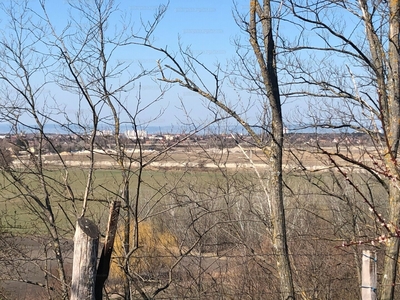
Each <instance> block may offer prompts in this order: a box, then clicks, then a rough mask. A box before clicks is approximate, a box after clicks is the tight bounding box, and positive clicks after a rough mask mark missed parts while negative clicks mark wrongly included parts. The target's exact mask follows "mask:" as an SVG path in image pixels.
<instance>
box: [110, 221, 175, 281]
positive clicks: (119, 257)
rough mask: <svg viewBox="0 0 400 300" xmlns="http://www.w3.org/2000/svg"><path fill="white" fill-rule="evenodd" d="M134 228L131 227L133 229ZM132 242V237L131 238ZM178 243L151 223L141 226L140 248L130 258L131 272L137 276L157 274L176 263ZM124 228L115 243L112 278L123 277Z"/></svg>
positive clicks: (166, 232) (120, 230) (142, 223)
mask: <svg viewBox="0 0 400 300" xmlns="http://www.w3.org/2000/svg"><path fill="white" fill-rule="evenodd" d="M132 228H133V226H131V229H132ZM131 240H132V237H131ZM176 249H177V242H176V239H175V237H174V236H173V235H172V234H171V233H170V232H168V231H166V230H163V229H159V228H155V227H154V226H153V225H152V224H151V223H150V222H141V223H140V224H139V248H138V249H136V250H135V251H134V252H133V253H132V255H131V256H130V258H129V267H130V270H131V271H132V272H134V273H136V274H147V275H151V274H156V273H158V272H160V271H163V270H164V271H165V270H166V269H167V268H169V267H170V266H171V265H172V264H173V263H174V253H175V254H176ZM124 257H125V253H124V250H123V228H121V227H120V228H119V229H118V231H117V236H116V238H115V241H114V257H113V259H112V262H111V272H110V277H111V278H121V277H123V274H124V271H123V266H122V264H123V261H124Z"/></svg>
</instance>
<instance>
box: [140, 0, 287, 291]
mask: <svg viewBox="0 0 400 300" xmlns="http://www.w3.org/2000/svg"><path fill="white" fill-rule="evenodd" d="M273 9H274V8H273V7H272V4H271V2H270V1H262V2H259V1H254V0H252V1H250V2H249V9H248V13H247V14H246V15H245V16H242V15H240V14H238V22H239V23H240V26H241V27H242V29H243V30H244V32H245V33H246V34H247V37H248V39H249V41H250V45H251V48H252V51H253V52H252V54H253V55H254V58H255V61H256V67H255V69H256V72H257V73H256V74H255V75H253V74H251V73H249V74H247V75H248V76H247V77H246V78H250V80H255V81H254V85H257V88H258V89H260V94H262V98H263V105H264V106H263V108H267V109H268V111H270V115H271V123H270V126H264V127H263V126H262V125H265V124H256V125H252V124H251V123H250V122H249V121H248V120H246V118H245V115H244V113H241V112H236V111H235V109H234V108H233V107H231V106H230V105H229V104H228V103H227V102H225V99H224V95H223V93H222V92H221V78H220V76H219V71H220V69H219V68H218V67H217V70H216V71H212V70H211V69H210V68H209V67H207V66H205V65H204V64H203V63H202V62H201V61H200V60H199V59H198V58H196V57H195V56H194V55H193V54H192V53H191V51H190V49H187V50H185V49H182V48H181V52H180V54H181V57H180V58H179V59H178V58H177V57H176V56H174V55H172V54H171V53H169V52H168V51H167V50H166V49H163V48H157V47H156V46H154V45H151V44H149V43H146V42H145V45H147V46H149V47H152V48H153V49H156V50H158V51H160V52H162V53H163V54H165V56H166V58H165V60H166V61H168V62H166V61H165V60H163V61H162V64H161V62H160V65H159V67H160V72H161V73H162V78H161V80H163V81H165V82H168V83H174V84H179V85H181V86H183V87H184V88H186V89H189V90H191V91H193V92H195V93H198V94H199V95H201V96H202V97H204V98H206V99H207V100H208V101H210V102H211V103H213V104H214V105H216V106H217V107H218V108H219V109H221V111H222V112H223V113H224V114H226V115H227V116H229V117H231V118H233V119H234V120H235V121H236V122H237V123H238V124H240V125H241V126H243V127H244V128H245V130H246V131H247V133H248V134H249V135H250V136H251V138H252V139H253V141H254V144H255V145H256V146H257V147H258V148H260V149H262V151H263V155H264V156H265V159H266V160H267V161H270V165H271V171H270V173H269V178H268V179H267V186H268V187H267V188H266V189H265V197H266V199H265V205H266V210H265V216H264V218H266V219H268V220H269V221H268V223H269V225H268V226H267V227H268V228H269V229H270V230H271V238H272V244H273V247H274V254H275V255H276V266H277V270H278V273H279V281H280V289H281V291H280V292H281V298H282V299H294V298H295V294H294V287H293V279H292V272H291V267H290V259H289V252H288V247H287V240H286V224H285V222H286V221H285V208H284V201H283V179H282V154H283V119H282V107H281V106H282V104H281V100H280V93H279V84H278V77H277V67H276V46H275V42H274V31H273V21H272V18H273V15H274V13H275V12H274V11H273ZM180 59H182V61H181V60H180ZM170 63H172V65H169V64H170ZM198 68H202V69H203V70H205V71H206V72H207V73H208V74H209V75H210V76H211V77H212V78H213V79H214V82H215V86H214V87H213V88H212V89H211V88H210V87H208V86H205V85H204V81H203V80H202V77H201V76H200V72H199V70H198ZM166 70H168V71H172V73H173V74H174V75H176V76H178V78H177V79H174V77H172V76H171V77H169V76H168V75H165V74H166ZM251 71H254V70H251ZM253 76H254V77H253ZM256 128H260V129H261V130H262V131H263V132H264V134H267V135H268V137H269V139H268V141H265V140H264V139H263V138H261V137H260V135H259V134H258V133H257V132H256ZM260 180H262V179H261V178H260Z"/></svg>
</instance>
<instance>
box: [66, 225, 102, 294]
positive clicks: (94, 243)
mask: <svg viewBox="0 0 400 300" xmlns="http://www.w3.org/2000/svg"><path fill="white" fill-rule="evenodd" d="M98 247H99V230H98V228H97V225H96V224H95V223H93V222H92V221H90V220H88V219H86V218H84V217H82V218H80V219H78V222H77V224H76V230H75V236H74V259H73V265H72V283H71V300H95V281H96V265H97V251H98Z"/></svg>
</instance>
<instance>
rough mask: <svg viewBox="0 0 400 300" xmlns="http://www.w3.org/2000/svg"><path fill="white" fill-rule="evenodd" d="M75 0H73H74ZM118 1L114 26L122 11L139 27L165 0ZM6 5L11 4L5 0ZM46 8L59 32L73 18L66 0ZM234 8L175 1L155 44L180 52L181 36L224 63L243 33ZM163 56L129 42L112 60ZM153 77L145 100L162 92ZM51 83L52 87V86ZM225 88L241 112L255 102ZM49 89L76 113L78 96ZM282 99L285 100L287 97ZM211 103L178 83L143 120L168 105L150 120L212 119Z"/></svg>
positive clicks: (151, 63) (134, 65)
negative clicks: (70, 16) (209, 106)
mask: <svg viewBox="0 0 400 300" xmlns="http://www.w3.org/2000/svg"><path fill="white" fill-rule="evenodd" d="M74 1H75V0H72V2H74ZM76 1H78V0H76ZM238 2H239V4H238V8H239V9H240V10H243V11H246V10H247V9H248V7H247V6H248V1H238ZM10 3H13V1H10ZM116 3H118V5H119V11H117V12H116V13H115V14H114V15H113V17H112V18H111V19H110V27H113V26H115V24H120V23H119V22H120V21H121V19H120V15H121V14H124V13H126V14H128V15H130V14H131V15H132V19H133V21H134V23H135V24H136V25H135V26H136V27H139V25H140V18H142V20H144V21H147V20H151V19H152V18H153V15H154V13H155V11H156V10H157V7H158V6H159V5H160V4H163V3H164V4H165V3H166V1H164V2H163V0H147V1H145V2H143V1H142V2H140V1H116ZM4 5H5V6H7V4H4ZM29 5H31V6H32V8H33V9H35V10H38V11H40V6H39V5H38V1H37V0H32V1H29ZM46 7H47V10H48V13H49V15H50V18H51V20H52V23H53V25H54V26H55V27H56V30H58V31H59V33H60V32H61V31H62V29H63V28H64V27H65V25H66V24H67V22H68V21H69V14H68V6H67V2H66V1H64V0H57V1H53V0H47V2H46ZM232 8H233V2H232V0H219V1H210V0H207V1H198V0H186V1H183V0H171V1H170V3H169V7H168V10H167V12H166V14H165V16H164V18H163V20H162V21H161V23H160V24H159V25H158V27H157V29H156V31H155V32H154V35H153V37H154V41H153V44H154V45H155V46H157V47H168V50H170V51H171V52H176V51H177V50H178V41H179V40H180V42H181V44H183V46H184V47H186V46H189V47H190V48H191V51H192V52H193V53H194V54H195V55H200V60H201V61H202V62H203V63H204V64H205V65H206V66H207V67H208V68H210V69H215V64H216V63H220V64H221V66H222V67H225V66H226V64H228V63H229V62H230V60H231V59H232V58H234V57H235V47H234V45H233V39H234V38H235V37H237V36H239V35H241V32H240V29H239V28H238V26H237V24H236V23H235V21H234V17H233V13H232ZM3 19H4V20H5V18H3V16H2V15H1V14H0V20H1V21H3ZM287 24H288V23H282V24H281V29H280V30H281V32H283V33H284V34H286V35H289V36H290V35H291V36H293V35H294V33H293V32H294V31H293V32H291V29H290V28H288V27H285V26H288V25H287ZM1 25H3V28H4V25H6V24H5V23H4V21H3V22H2V23H1V24H0V26H1ZM289 26H291V25H289ZM111 32H112V31H111ZM3 33H4V31H3ZM6 35H7V33H6ZM242 40H243V41H244V42H247V40H248V37H247V36H242ZM160 58H163V55H162V54H160V53H158V52H155V51H151V50H150V49H149V48H145V47H128V48H127V49H126V50H124V51H119V52H118V53H116V55H115V56H114V58H113V59H115V61H126V62H127V63H131V66H130V68H129V70H128V71H129V72H131V73H132V72H135V71H137V70H138V69H139V68H138V64H139V63H140V64H142V65H143V66H144V67H145V68H149V69H150V68H154V67H156V62H157V60H158V59H160ZM154 80H156V78H154V77H153V78H152V77H147V78H143V79H140V80H139V81H138V82H137V83H138V84H139V83H140V84H141V87H142V93H141V96H142V100H143V102H144V105H145V102H146V101H147V102H151V101H152V100H153V99H155V98H156V97H157V96H158V95H159V89H158V88H157V84H156V83H154ZM203 80H204V81H205V82H206V84H207V85H209V86H210V87H211V88H212V87H213V81H212V78H210V76H206V77H204V78H203ZM51 87H52V88H54V86H51ZM223 88H224V93H225V98H226V101H227V102H228V103H229V104H230V105H231V106H232V107H233V108H234V109H235V110H236V111H237V112H239V113H240V111H244V110H246V109H248V108H249V104H251V103H252V102H251V101H255V98H250V96H249V94H248V93H246V91H235V90H234V89H233V88H232V87H231V86H229V84H228V83H227V84H225V85H224V87H223ZM51 92H52V93H53V94H54V96H55V98H56V100H57V102H58V104H61V105H65V106H66V111H67V112H68V113H70V114H71V115H73V114H76V111H77V104H76V103H77V101H76V95H74V94H70V93H66V92H63V91H61V90H60V89H57V88H54V90H52V91H51ZM137 93H138V85H136V87H135V89H134V90H132V91H131V93H130V95H129V97H127V101H128V103H129V104H130V105H132V107H134V106H135V101H136V96H137ZM74 97H75V98H74ZM181 100H182V102H183V104H184V105H185V109H182V105H181V104H182V103H181ZM282 100H283V101H284V100H285V99H282ZM296 101H297V102H296ZM296 101H293V102H290V103H289V102H288V103H285V105H284V107H283V111H284V115H285V114H290V113H292V112H293V111H294V108H295V107H296V105H300V106H306V105H305V103H304V101H303V103H302V101H301V100H299V101H298V100H296ZM208 104H209V103H208V102H207V100H205V99H202V98H201V97H200V96H199V95H197V94H195V93H192V92H190V91H188V90H185V89H184V88H181V87H179V86H175V87H173V88H172V89H171V90H169V91H168V92H167V94H166V95H165V96H164V98H163V99H162V101H160V102H158V103H157V104H156V105H154V106H152V107H150V108H149V109H145V110H144V111H143V113H141V114H140V116H139V118H140V119H141V120H142V121H143V122H145V121H147V120H150V119H153V118H154V117H155V116H157V115H158V113H159V111H160V110H165V112H164V114H163V115H162V116H160V117H159V118H158V119H157V120H155V121H154V122H153V123H152V124H151V125H155V126H168V125H179V124H180V122H183V123H185V122H186V115H189V117H190V118H192V119H193V120H196V121H199V122H201V121H204V120H206V119H210V118H212V113H210V111H209V110H208V109H207V108H205V106H207V105H208ZM241 105H242V106H243V107H241ZM250 106H251V105H250ZM260 107H261V106H260V105H259V103H257V105H255V106H254V108H250V109H248V110H247V114H246V118H248V119H249V120H251V122H254V121H256V115H257V114H258V113H259V111H258V109H259V108H260Z"/></svg>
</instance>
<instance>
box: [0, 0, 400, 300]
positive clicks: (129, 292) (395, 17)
mask: <svg viewBox="0 0 400 300" xmlns="http://www.w3.org/2000/svg"><path fill="white" fill-rule="evenodd" d="M68 7H69V9H70V10H71V11H70V15H69V17H68V22H65V26H64V27H63V28H58V27H56V26H55V22H54V19H53V18H54V16H52V15H51V13H50V12H49V11H48V3H46V2H45V1H43V0H42V1H39V5H38V6H37V7H35V8H34V9H33V8H32V6H31V1H20V2H18V3H14V2H10V3H8V4H2V6H1V9H2V14H3V15H4V20H5V21H4V29H3V31H2V32H1V39H0V95H1V97H0V99H1V100H0V121H1V122H2V123H7V124H9V125H10V132H9V136H8V137H7V138H5V139H4V140H3V141H2V143H1V144H0V169H1V176H0V186H1V189H2V196H1V202H0V204H1V206H0V209H1V211H0V213H1V219H0V220H1V221H0V265H1V267H0V268H1V269H2V270H3V272H2V273H1V275H0V283H1V284H2V285H1V286H2V287H3V289H2V290H0V298H4V299H14V298H15V297H17V298H19V299H23V298H25V299H28V298H29V299H34V298H35V297H36V298H38V299H42V298H44V297H47V298H48V299H68V298H69V297H70V284H71V283H70V281H71V278H70V276H71V257H72V252H71V250H72V247H73V245H72V242H71V239H72V236H73V232H74V231H75V228H74V227H75V224H76V220H77V219H78V218H80V217H87V218H89V219H91V220H93V221H94V222H95V223H96V224H98V225H99V227H100V231H101V232H102V234H103V235H104V233H105V223H106V219H107V214H108V207H109V204H110V203H111V202H112V201H115V200H117V201H120V202H121V215H120V220H119V223H118V230H117V237H116V240H115V249H114V252H113V256H112V262H111V274H110V277H109V279H108V281H107V283H106V285H105V288H104V291H105V295H106V296H107V297H111V296H119V297H121V298H122V299H163V298H164V299H170V298H179V299H191V298H196V299H214V298H215V299H233V298H234V299H266V298H269V299H357V298H360V295H361V294H360V285H361V278H360V276H361V275H360V274H361V251H362V249H373V250H375V251H377V253H378V269H379V274H380V276H379V278H378V279H379V286H378V294H379V298H380V299H395V298H396V295H397V294H398V293H399V291H398V290H397V284H396V282H397V281H398V270H397V266H398V256H399V245H400V243H399V234H400V233H399V232H400V230H399V226H400V191H399V186H398V179H399V175H400V174H399V168H398V164H397V160H398V158H397V153H398V146H399V140H400V123H399V119H400V99H399V94H400V83H399V68H400V64H399V50H398V49H399V45H400V42H399V32H400V30H399V26H400V25H399V24H400V4H399V3H398V2H397V1H394V0H391V1H380V2H379V1H367V0H360V1H358V2H351V1H329V0H326V1H325V0H324V1H307V0H305V1H282V2H273V1H269V0H263V1H255V0H250V1H249V3H248V6H246V8H245V9H244V8H243V7H242V6H239V5H238V4H236V3H233V4H232V11H233V17H234V18H235V21H236V23H237V25H238V37H237V38H236V39H235V40H234V45H233V47H235V50H236V55H235V57H233V58H232V60H231V61H230V63H229V64H228V67H226V68H224V69H223V68H222V67H221V66H222V64H220V65H217V66H208V65H205V64H204V62H203V61H202V57H201V56H197V55H195V54H193V52H192V49H191V48H190V47H186V46H184V45H185V41H184V40H180V41H179V42H180V44H178V41H176V43H175V42H171V43H173V45H171V46H170V45H168V47H164V46H165V45H158V44H157V39H153V37H155V36H156V31H155V29H156V28H157V26H168V24H166V25H162V18H163V16H164V14H167V13H168V6H167V5H160V6H159V7H158V8H156V9H155V14H154V18H153V19H151V20H143V19H142V20H140V22H135V21H137V20H134V19H131V18H129V17H127V15H126V12H121V11H120V9H119V8H118V5H117V4H116V3H114V1H107V0H96V1H93V2H89V1H70V2H69V3H68ZM226 9H229V8H228V7H227V8H226ZM115 16H118V17H119V18H116V17H115ZM116 20H120V22H118V21H116ZM136 24H140V25H141V26H140V29H139V28H137V27H136V26H137V25H136ZM288 32H290V34H288ZM175 45H177V46H178V50H177V51H170V50H169V49H173V47H174V46H175ZM134 49H140V51H142V52H144V51H149V52H151V53H152V55H154V54H156V55H157V56H159V60H158V63H155V64H154V65H153V66H152V67H151V68H150V69H146V68H144V67H143V66H142V65H140V64H139V65H135V64H134V63H133V62H134V60H120V59H119V58H120V57H119V55H120V54H121V53H123V52H129V51H132V52H133V50H134ZM147 78H153V79H154V80H155V81H156V82H157V91H158V95H157V96H153V98H151V99H149V96H147V95H146V93H145V90H144V89H143V90H142V89H141V81H142V80H145V79H147ZM210 82H211V83H212V84H209V83H210ZM174 85H179V86H180V87H181V88H182V89H186V90H188V91H189V92H190V93H193V94H194V95H196V96H197V97H199V98H200V99H201V100H203V101H204V100H205V101H208V102H209V106H208V107H209V109H210V117H209V119H207V122H204V120H205V119H204V118H202V123H201V125H198V120H197V119H196V118H195V117H194V116H192V115H188V116H187V119H188V122H189V123H191V124H192V125H193V126H192V128H194V129H193V130H188V131H186V132H187V134H186V135H181V136H180V137H179V138H176V139H174V140H173V141H169V142H168V143H165V144H162V145H157V148H156V149H152V151H145V150H146V148H145V144H144V141H143V139H141V131H142V130H145V129H146V126H149V125H151V124H152V122H153V121H154V120H156V119H157V118H158V117H159V116H161V115H162V110H157V109H155V108H156V107H158V105H159V104H160V103H162V101H163V97H164V95H165V94H166V93H168V91H169V89H170V88H171V87H173V86H174ZM227 86H231V87H233V88H234V89H235V90H237V91H240V92H239V95H240V97H241V98H238V99H231V98H227V95H228V93H227V90H225V89H226V87H227ZM243 95H245V97H248V99H249V101H247V99H245V98H243V97H244V96H243ZM61 96H63V97H68V98H69V99H71V102H73V106H74V107H76V111H75V113H74V114H70V113H69V112H68V110H66V109H67V107H62V105H61V103H60V101H59V100H58V99H59V98H58V97H61ZM293 99H296V100H293ZM201 100H199V101H201ZM290 101H299V103H300V102H301V105H299V109H298V111H297V112H296V113H293V112H291V113H288V112H286V111H285V107H286V106H285V103H286V102H290ZM184 103H185V99H182V104H183V105H184ZM249 103H252V105H256V106H257V109H256V110H254V109H251V110H249ZM151 109H153V110H154V111H158V112H159V113H158V114H157V115H154V118H153V119H151V120H148V119H147V120H145V121H143V120H144V119H143V117H142V115H143V114H144V113H145V112H146V111H148V110H151ZM254 111H257V112H256V114H257V115H256V116H253V115H252V116H250V118H249V112H251V113H253V112H254ZM253 114H254V113H253ZM232 122H233V123H234V124H238V125H240V126H241V127H242V128H243V129H244V131H245V132H246V136H245V137H243V136H242V135H236V134H235V133H234V132H233V133H232V135H231V136H229V143H228V142H227V140H228V138H227V137H226V136H222V135H218V134H215V137H214V138H213V139H208V141H207V143H208V144H207V145H205V144H204V143H202V142H201V141H199V140H195V139H192V137H193V136H194V135H195V134H197V133H199V132H202V131H203V130H204V129H207V128H208V127H209V126H210V125H211V124H213V126H212V127H209V130H210V131H211V130H213V129H215V128H222V130H221V131H223V132H226V131H228V130H229V127H228V126H227V127H226V128H224V126H225V125H226V124H230V125H231V124H232ZM49 124H56V125H57V126H58V128H62V130H63V136H64V140H63V141H62V142H59V141H60V140H58V142H57V140H56V139H55V138H54V135H53V134H49V132H48V130H47V126H49ZM215 125H217V126H215ZM218 126H219V127H218ZM285 126H290V127H291V128H292V127H293V128H297V129H301V130H303V131H304V130H307V132H310V130H312V132H313V134H312V135H311V134H309V135H306V136H307V138H309V140H304V135H302V134H303V133H302V131H298V132H297V133H296V131H294V132H293V131H291V132H290V133H289V134H284V128H285ZM104 128H106V129H107V132H106V131H105V130H104ZM186 129H187V128H186ZM327 129H328V130H329V133H331V135H328V139H330V138H331V137H334V140H333V138H332V139H331V140H329V141H326V136H327V135H326V134H324V133H326V131H327ZM125 130H130V132H131V135H130V136H129V137H127V136H124V135H123V134H122V133H123V131H125ZM65 137H67V139H66V140H65ZM300 137H302V138H301V139H300ZM299 139H300V141H301V142H298V140H299ZM70 143H71V144H74V145H78V146H77V147H79V149H80V150H84V151H82V153H84V154H82V153H81V154H74V153H71V152H66V151H69V149H70V148H69V146H68V145H70ZM183 143H184V145H185V146H184V147H179V148H178V146H181V145H183ZM228 145H229V147H228ZM75 149H78V148H75ZM178 149H179V153H180V154H179V155H180V156H179V160H180V161H183V162H185V164H183V165H182V166H181V167H180V168H176V169H174V168H165V167H162V168H161V167H154V166H155V164H153V163H160V164H161V163H162V162H165V161H171V160H175V159H176V156H175V155H176V153H177V152H178ZM181 149H184V150H185V151H182V150H181ZM234 154H235V155H236V157H240V158H241V159H243V160H244V161H245V162H246V163H247V164H248V165H249V166H250V168H241V167H240V166H239V165H237V166H235V167H232V166H230V163H231V157H232V156H234ZM255 161H257V162H255ZM158 166H159V165H158ZM6 287H7V288H6ZM10 287H11V288H10ZM21 287H23V288H21ZM3 290H4V292H3Z"/></svg>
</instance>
